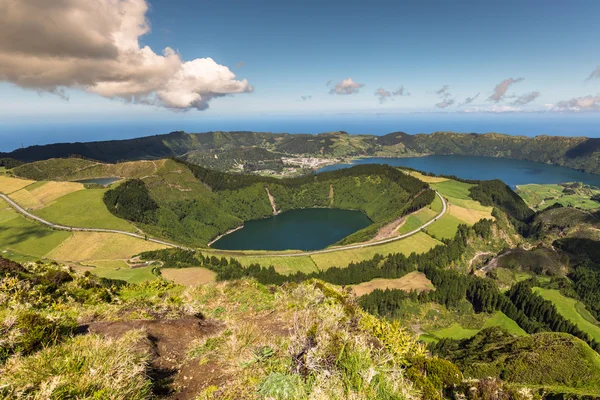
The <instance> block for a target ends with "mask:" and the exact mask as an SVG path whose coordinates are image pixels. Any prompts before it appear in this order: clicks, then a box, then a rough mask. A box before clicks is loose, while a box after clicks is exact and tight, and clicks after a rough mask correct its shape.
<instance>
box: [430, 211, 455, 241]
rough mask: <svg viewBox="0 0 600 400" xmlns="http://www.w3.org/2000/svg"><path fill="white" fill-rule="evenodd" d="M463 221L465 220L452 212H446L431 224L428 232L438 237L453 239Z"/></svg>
mask: <svg viewBox="0 0 600 400" xmlns="http://www.w3.org/2000/svg"><path fill="white" fill-rule="evenodd" d="M463 223H464V221H461V220H459V219H458V218H456V217H454V216H452V215H450V214H444V215H443V216H442V217H441V218H439V219H438V220H437V221H435V222H434V223H433V224H431V225H429V226H428V227H427V228H426V230H427V233H429V234H430V235H432V236H434V237H435V238H436V239H451V238H453V237H454V235H456V232H457V231H458V226H459V225H460V224H463Z"/></svg>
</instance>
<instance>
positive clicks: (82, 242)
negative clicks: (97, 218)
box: [48, 232, 166, 262]
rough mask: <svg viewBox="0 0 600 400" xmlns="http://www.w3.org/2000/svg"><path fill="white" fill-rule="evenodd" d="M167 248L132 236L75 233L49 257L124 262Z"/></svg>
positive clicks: (73, 260)
mask: <svg viewBox="0 0 600 400" xmlns="http://www.w3.org/2000/svg"><path fill="white" fill-rule="evenodd" d="M165 247H166V246H164V245H160V244H157V243H153V242H147V241H145V240H143V239H137V238H133V237H130V236H125V235H120V234H114V233H103V232H102V233H101V232H75V233H73V235H72V236H71V237H70V238H69V239H68V240H66V241H64V242H63V243H62V244H61V245H60V246H58V247H56V248H55V249H54V250H52V251H51V252H50V253H48V257H49V258H52V259H55V260H59V261H72V262H80V261H89V260H122V259H126V258H129V257H132V256H134V255H136V254H139V253H141V252H143V251H149V250H157V249H163V248H165Z"/></svg>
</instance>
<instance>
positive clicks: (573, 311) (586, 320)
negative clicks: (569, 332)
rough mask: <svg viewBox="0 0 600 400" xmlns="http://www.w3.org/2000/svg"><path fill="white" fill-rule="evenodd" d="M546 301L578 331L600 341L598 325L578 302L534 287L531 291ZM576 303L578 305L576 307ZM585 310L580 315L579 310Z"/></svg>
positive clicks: (560, 294)
mask: <svg viewBox="0 0 600 400" xmlns="http://www.w3.org/2000/svg"><path fill="white" fill-rule="evenodd" d="M533 290H534V292H535V293H537V294H539V295H540V296H542V297H543V298H544V299H546V300H550V301H551V302H552V303H553V304H554V306H555V307H556V310H557V311H558V312H559V313H560V314H561V315H562V316H563V317H565V318H566V319H568V320H569V321H571V322H572V323H574V324H575V325H577V327H578V328H579V329H581V330H582V331H584V332H585V333H587V334H588V335H590V336H591V337H592V338H593V339H595V340H600V324H599V323H598V321H595V320H594V319H593V317H592V315H591V314H589V312H588V311H587V310H585V306H583V304H581V303H580V302H579V301H577V300H575V299H572V298H570V297H566V296H563V295H562V293H560V292H559V291H558V290H553V289H543V288H539V287H536V288H534V289H533ZM578 303H579V304H580V305H579V306H578ZM582 309H583V310H585V314H582V312H581V311H580V310H582Z"/></svg>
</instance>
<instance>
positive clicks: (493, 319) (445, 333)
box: [423, 311, 527, 341]
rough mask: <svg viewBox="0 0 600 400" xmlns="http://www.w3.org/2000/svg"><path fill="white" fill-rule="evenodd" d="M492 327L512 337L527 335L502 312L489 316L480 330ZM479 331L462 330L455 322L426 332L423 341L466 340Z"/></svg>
mask: <svg viewBox="0 0 600 400" xmlns="http://www.w3.org/2000/svg"><path fill="white" fill-rule="evenodd" d="M492 326H499V327H501V328H504V329H506V330H507V331H508V332H510V333H512V334H513V335H518V336H526V335H527V333H526V332H525V331H524V330H523V329H521V327H520V326H519V325H518V324H517V323H516V322H515V321H513V320H512V319H510V318H508V317H507V316H506V315H505V314H504V313H503V312H502V311H498V312H496V313H495V314H492V315H490V316H489V317H488V318H487V319H486V320H485V322H484V324H483V326H482V327H481V329H485V328H489V327H492ZM481 329H472V328H471V329H470V328H463V327H462V326H461V325H460V324H458V323H456V322H455V323H453V324H452V325H450V326H449V327H447V328H443V329H438V330H435V331H431V332H428V333H427V334H426V335H424V336H425V337H423V340H424V341H432V340H439V339H446V338H448V339H455V340H460V339H466V338H470V337H472V336H475V334H477V332H479V331H480V330H481Z"/></svg>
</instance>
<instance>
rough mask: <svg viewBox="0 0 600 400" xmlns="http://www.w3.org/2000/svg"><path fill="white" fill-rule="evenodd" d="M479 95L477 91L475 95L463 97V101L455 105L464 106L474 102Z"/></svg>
mask: <svg viewBox="0 0 600 400" xmlns="http://www.w3.org/2000/svg"><path fill="white" fill-rule="evenodd" d="M478 97H479V93H477V94H476V95H475V96H473V97H467V98H466V99H465V101H463V102H462V103H460V104H459V105H458V106H457V107H461V106H464V105H466V104H471V103H472V102H474V101H475V100H476V99H477V98H478Z"/></svg>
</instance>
